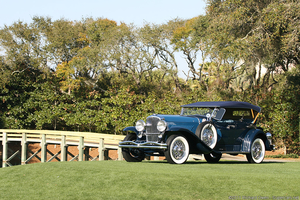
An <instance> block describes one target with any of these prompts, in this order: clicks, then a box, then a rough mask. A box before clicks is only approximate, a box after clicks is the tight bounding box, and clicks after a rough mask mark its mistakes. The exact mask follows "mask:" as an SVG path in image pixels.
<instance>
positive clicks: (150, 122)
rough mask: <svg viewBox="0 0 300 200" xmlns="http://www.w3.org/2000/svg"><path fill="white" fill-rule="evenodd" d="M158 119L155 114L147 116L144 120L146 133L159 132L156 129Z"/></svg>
mask: <svg viewBox="0 0 300 200" xmlns="http://www.w3.org/2000/svg"><path fill="white" fill-rule="evenodd" d="M159 120H160V118H159V117H155V116H151V117H148V118H147V121H146V134H148V133H150V134H151V133H156V134H157V133H159V131H158V130H157V123H158V121H159Z"/></svg>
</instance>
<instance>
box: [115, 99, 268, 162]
mask: <svg viewBox="0 0 300 200" xmlns="http://www.w3.org/2000/svg"><path fill="white" fill-rule="evenodd" d="M181 107H182V110H181V114H180V115H161V114H153V115H151V116H149V117H147V120H146V122H144V121H143V120H138V121H137V122H136V125H135V127H134V126H132V127H127V128H125V129H124V131H127V132H128V134H127V136H126V137H125V138H124V140H123V141H122V142H120V143H119V147H121V148H122V154H123V157H124V159H125V160H126V161H128V162H139V161H142V160H144V158H145V156H165V157H166V159H167V161H168V162H169V163H171V164H182V163H185V162H186V160H187V158H188V156H189V154H204V157H205V159H206V161H207V162H218V161H219V160H220V158H221V157H222V154H223V153H226V154H231V155H237V154H245V155H246V157H247V160H248V162H249V163H261V162H262V161H263V159H264V156H265V151H266V150H267V151H270V150H273V145H272V138H271V137H272V136H271V134H270V133H264V132H263V129H262V128H259V127H256V121H257V117H258V115H259V113H260V111H261V109H260V107H258V106H255V105H252V104H250V103H247V102H238V101H218V102H197V103H192V104H188V105H183V106H181Z"/></svg>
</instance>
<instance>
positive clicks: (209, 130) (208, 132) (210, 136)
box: [196, 121, 218, 149]
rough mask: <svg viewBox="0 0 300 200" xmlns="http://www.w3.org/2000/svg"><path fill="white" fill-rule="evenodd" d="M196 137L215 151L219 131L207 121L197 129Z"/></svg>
mask: <svg viewBox="0 0 300 200" xmlns="http://www.w3.org/2000/svg"><path fill="white" fill-rule="evenodd" d="M196 135H197V136H198V138H200V140H201V141H202V142H204V143H205V144H206V145H207V146H208V147H209V148H211V149H213V148H214V147H215V146H216V144H217V140H218V134H217V129H216V127H215V126H214V125H213V124H212V123H211V122H208V121H206V122H203V123H201V124H200V125H199V126H198V127H197V130H196Z"/></svg>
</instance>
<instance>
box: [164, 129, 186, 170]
mask: <svg viewBox="0 0 300 200" xmlns="http://www.w3.org/2000/svg"><path fill="white" fill-rule="evenodd" d="M167 145H168V148H167V150H166V151H165V156H166V159H167V161H168V162H169V163H171V164H182V163H185V161H186V160H187V158H188V157H189V152H190V147H189V143H188V141H187V140H186V138H185V137H184V136H181V135H171V136H170V137H169V138H168V139H167Z"/></svg>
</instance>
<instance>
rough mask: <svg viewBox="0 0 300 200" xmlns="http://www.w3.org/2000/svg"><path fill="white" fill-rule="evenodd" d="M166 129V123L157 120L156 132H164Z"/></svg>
mask: <svg viewBox="0 0 300 200" xmlns="http://www.w3.org/2000/svg"><path fill="white" fill-rule="evenodd" d="M166 128H167V122H165V121H164V120H159V121H158V122H157V130H158V131H159V132H163V131H165V130H166Z"/></svg>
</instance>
